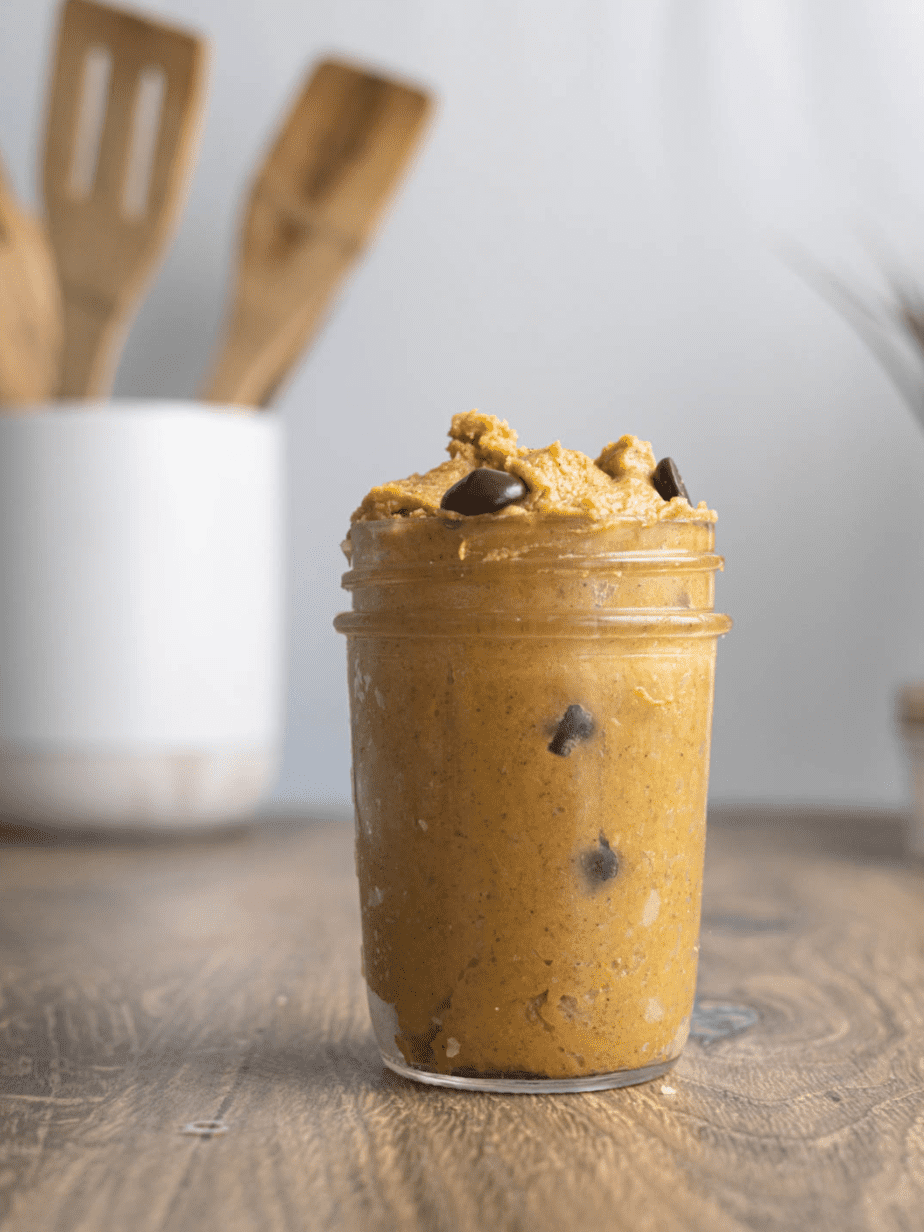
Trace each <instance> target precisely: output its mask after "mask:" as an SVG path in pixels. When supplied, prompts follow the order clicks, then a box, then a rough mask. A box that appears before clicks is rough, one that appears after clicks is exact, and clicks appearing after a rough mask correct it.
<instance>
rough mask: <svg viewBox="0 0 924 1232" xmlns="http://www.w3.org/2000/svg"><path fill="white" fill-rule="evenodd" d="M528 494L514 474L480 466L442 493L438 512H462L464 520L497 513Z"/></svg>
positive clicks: (524, 486) (522, 483) (520, 480)
mask: <svg viewBox="0 0 924 1232" xmlns="http://www.w3.org/2000/svg"><path fill="white" fill-rule="evenodd" d="M528 491H529V489H528V488H527V486H526V484H525V483H524V482H523V480H522V479H517V477H516V475H508V474H507V472H506V471H494V470H491V469H490V468H489V467H487V466H479V468H478V469H477V470H475V471H469V473H468V474H467V475H466V476H465V478H464V479H460V480H459V482H458V483H454V484H453V485H452V487H451V488H450V489H449V490H448V491H447V492H444V493H443V499H442V500H441V501H440V509H448V510H449V511H450V512H451V513H462V514H465V516H466V517H472V516H473V515H474V514H476V513H497V511H498V509H504V508H505V507H506V506H507V505H512V504H514V503H515V502H516V501H518V500H522V499H523V497H524V496H525V495H526V493H527V492H528Z"/></svg>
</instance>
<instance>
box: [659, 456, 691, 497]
mask: <svg viewBox="0 0 924 1232" xmlns="http://www.w3.org/2000/svg"><path fill="white" fill-rule="evenodd" d="M651 482H652V483H653V484H654V488H655V491H656V492H657V494H658V495H659V496H660V497H662V498H663V499H664V500H666V501H669V500H673V499H674V497H675V496H682V497H683V499H684V500H685V501H687V502H688V504H691V505H692V504H693V502H692V501H691V500H690V496H689V493H688V492H687V489H686V487H685V486H684V482H683V480H682V479H681V478H680V471H678V469H677V463H676V462H675V461H674V459H673V458H662V459H661V461H660V462H659V463H658V465H657V466H656V467H655V468H654V474H653V475H652V476H651Z"/></svg>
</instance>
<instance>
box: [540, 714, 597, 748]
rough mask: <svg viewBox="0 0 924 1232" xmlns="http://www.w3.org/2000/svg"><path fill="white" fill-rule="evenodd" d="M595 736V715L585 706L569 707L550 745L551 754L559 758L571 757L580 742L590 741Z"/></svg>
mask: <svg viewBox="0 0 924 1232" xmlns="http://www.w3.org/2000/svg"><path fill="white" fill-rule="evenodd" d="M593 734H594V719H593V715H592V714H589V713H588V711H586V710H585V709H584V707H583V706H576V705H575V706H569V707H568V709H567V710H566V711H565V713H564V715H563V716H562V719H561V722H560V723H559V724H558V727H557V729H556V731H555V735H554V736H553V737H552V740H551V743H550V744H549V752H550V753H555V754H556V756H558V757H569V756H570V755H571V750H572V749H573V748H574V746H575V745H576V744H577V743H578V741H580V740H589V739H590V737H591V736H592V735H593Z"/></svg>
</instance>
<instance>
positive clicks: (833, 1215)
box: [0, 813, 924, 1232]
mask: <svg viewBox="0 0 924 1232" xmlns="http://www.w3.org/2000/svg"><path fill="white" fill-rule="evenodd" d="M716 822H718V823H719V824H715V823H716ZM758 823H759V824H758ZM0 840H2V841H3V842H4V845H3V846H2V847H0V1091H2V1095H0V1226H2V1228H3V1229H4V1232H14V1230H15V1232H27V1230H28V1232H36V1230H41V1232H78V1230H80V1232H149V1230H150V1232H244V1230H245V1229H247V1230H249V1229H254V1230H257V1229H259V1230H260V1232H264V1230H265V1232H277V1230H278V1232H283V1230H285V1232H290V1230H293V1232H294V1230H301V1229H345V1230H352V1229H357V1230H359V1229H362V1230H363V1232H379V1230H385V1229H421V1230H423V1229H426V1230H427V1232H431V1230H433V1232H436V1230H437V1229H439V1230H440V1232H457V1230H458V1232H469V1230H471V1232H493V1230H494V1229H498V1230H505V1232H506V1230H508V1229H517V1230H518V1229H524V1230H526V1229H528V1230H529V1232H546V1230H548V1232H563V1230H566V1229H567V1230H570V1229H575V1230H576V1232H597V1230H600V1232H603V1230H604V1229H605V1230H606V1232H622V1230H626V1232H646V1230H648V1229H651V1230H652V1232H673V1230H674V1229H676V1230H680V1229H683V1230H684V1232H707V1230H708V1232H725V1230H731V1229H736V1230H737V1229H755V1230H757V1229H759V1230H760V1232H764V1230H766V1232H770V1230H773V1232H777V1230H779V1232H803V1230H809V1232H826V1230H827V1229H831V1230H834V1229H837V1232H851V1230H853V1229H869V1232H891V1230H892V1229H894V1230H895V1232H920V1230H921V1229H924V876H922V872H921V869H920V868H915V867H912V866H906V865H905V864H903V863H902V862H901V860H900V858H899V851H900V843H899V838H898V818H897V817H895V816H892V815H881V816H873V817H870V818H862V817H837V816H834V815H832V816H829V817H824V816H821V817H815V818H812V817H807V816H804V815H803V816H792V815H787V814H785V813H778V814H768V815H766V816H763V817H754V816H751V815H748V814H744V813H741V814H734V813H731V814H728V813H726V814H725V815H724V816H723V817H721V818H719V817H714V818H713V822H712V823H711V828H710V841H709V855H708V860H707V885H706V906H705V917H704V932H703V945H702V965H701V972H702V978H701V987H700V993H701V1016H700V1019H699V1020H698V1028H697V1034H696V1036H695V1038H693V1039H692V1040H691V1042H690V1043H689V1045H688V1046H687V1049H686V1051H685V1053H684V1055H683V1057H682V1059H681V1061H680V1063H679V1064H678V1065H677V1067H676V1069H675V1070H674V1071H673V1073H672V1074H670V1075H669V1076H668V1078H666V1079H660V1080H657V1081H655V1082H652V1083H649V1084H647V1085H645V1086H641V1087H634V1088H629V1089H627V1090H622V1091H607V1092H603V1093H600V1094H588V1095H572V1096H513V1097H511V1096H501V1095H486V1094H465V1093H456V1092H451V1091H441V1090H437V1089H432V1088H427V1087H423V1086H418V1085H416V1084H413V1083H411V1082H407V1081H405V1080H403V1079H401V1078H398V1077H397V1076H395V1075H392V1074H390V1073H388V1072H387V1071H385V1070H384V1069H383V1068H382V1066H381V1064H380V1062H379V1059H378V1056H377V1053H376V1049H375V1046H374V1044H373V1041H372V1037H371V1034H370V1029H369V1025H368V1021H367V1015H366V1007H365V1002H364V995H363V987H362V982H361V979H360V975H359V935H358V918H357V907H356V894H355V890H354V884H353V868H352V851H351V847H352V834H351V830H350V827H349V826H348V825H347V824H345V823H344V822H343V821H340V822H317V821H316V822H314V823H313V824H305V823H300V824H295V823H294V822H278V823H274V824H271V825H267V826H266V827H264V828H263V829H262V830H261V831H258V832H254V833H250V834H238V835H234V836H226V837H223V838H215V839H211V840H208V841H204V840H198V841H186V842H181V843H178V844H173V845H171V844H169V843H165V842H161V843H147V844H134V845H132V844H127V843H121V844H110V845H108V846H106V845H94V844H93V843H90V842H86V841H85V842H76V843H75V842H72V843H69V844H66V845H61V844H58V845H55V846H49V845H42V844H41V843H37V842H36V840H35V839H34V837H33V838H31V839H30V838H29V836H27V835H25V834H17V833H15V832H13V831H10V830H7V831H5V832H2V833H0ZM749 1024H750V1025H749ZM196 1122H219V1123H220V1125H219V1129H220V1130H221V1132H217V1133H212V1134H209V1133H202V1134H197V1133H195V1132H190V1131H189V1129H188V1128H187V1129H186V1130H185V1131H184V1127H191V1126H192V1125H193V1124H194V1123H196Z"/></svg>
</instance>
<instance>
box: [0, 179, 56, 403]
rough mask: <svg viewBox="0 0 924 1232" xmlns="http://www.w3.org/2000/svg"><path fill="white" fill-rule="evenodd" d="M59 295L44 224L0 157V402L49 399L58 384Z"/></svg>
mask: <svg viewBox="0 0 924 1232" xmlns="http://www.w3.org/2000/svg"><path fill="white" fill-rule="evenodd" d="M60 355H61V297H60V293H59V290H58V275H57V271H56V270H55V261H54V257H53V256H52V253H51V249H50V248H49V246H48V238H47V236H46V235H45V228H44V227H43V225H42V223H41V222H40V220H39V219H38V218H35V217H34V216H33V215H32V214H30V213H29V212H28V211H27V210H25V209H23V208H22V206H21V205H20V204H19V202H18V201H17V200H16V198H15V196H14V194H13V190H12V189H11V187H10V185H9V183H8V182H7V180H6V178H5V176H4V171H3V164H2V162H0V405H5V406H10V405H13V406H20V407H24V406H25V405H26V404H27V403H30V402H42V401H44V400H45V399H46V398H50V397H51V396H52V395H53V393H54V391H55V387H56V386H57V383H58V363H59V360H60Z"/></svg>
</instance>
